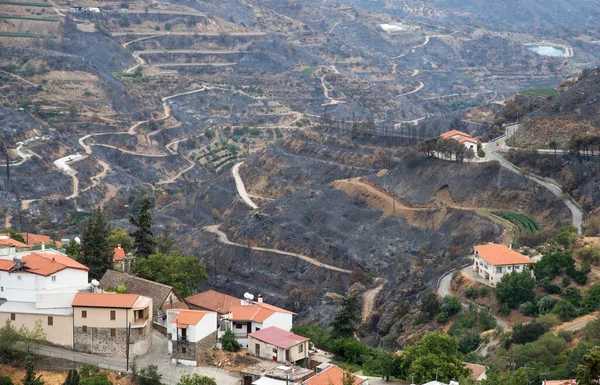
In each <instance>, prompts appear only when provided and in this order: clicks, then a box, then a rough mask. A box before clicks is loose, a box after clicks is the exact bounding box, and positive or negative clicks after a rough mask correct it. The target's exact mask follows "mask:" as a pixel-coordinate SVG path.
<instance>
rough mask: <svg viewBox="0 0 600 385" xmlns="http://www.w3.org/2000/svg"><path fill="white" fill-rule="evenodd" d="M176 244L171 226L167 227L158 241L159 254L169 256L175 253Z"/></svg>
mask: <svg viewBox="0 0 600 385" xmlns="http://www.w3.org/2000/svg"><path fill="white" fill-rule="evenodd" d="M175 242H176V240H175V238H173V236H172V235H171V226H169V225H166V226H165V228H164V230H163V232H162V234H161V235H159V236H158V238H157V239H156V248H157V249H158V252H159V253H163V254H169V253H170V252H172V251H174V249H173V246H175Z"/></svg>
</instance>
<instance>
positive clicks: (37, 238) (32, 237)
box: [21, 233, 57, 246]
mask: <svg viewBox="0 0 600 385" xmlns="http://www.w3.org/2000/svg"><path fill="white" fill-rule="evenodd" d="M21 235H22V236H23V239H24V240H25V243H27V244H28V245H29V246H33V245H37V244H39V243H42V242H44V243H48V244H54V245H56V244H57V242H56V241H53V240H52V238H50V237H49V236H47V235H42V234H31V233H22V234H21Z"/></svg>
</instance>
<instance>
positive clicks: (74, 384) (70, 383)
mask: <svg viewBox="0 0 600 385" xmlns="http://www.w3.org/2000/svg"><path fill="white" fill-rule="evenodd" d="M63 385H79V372H78V371H77V370H76V369H71V370H69V372H68V373H67V378H66V379H65V382H64V383H63Z"/></svg>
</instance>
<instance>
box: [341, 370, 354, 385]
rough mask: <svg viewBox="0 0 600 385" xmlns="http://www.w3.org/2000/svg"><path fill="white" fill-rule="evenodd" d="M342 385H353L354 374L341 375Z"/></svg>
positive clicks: (345, 373)
mask: <svg viewBox="0 0 600 385" xmlns="http://www.w3.org/2000/svg"><path fill="white" fill-rule="evenodd" d="M342 385H354V374H352V373H350V372H346V371H345V372H344V374H343V375H342Z"/></svg>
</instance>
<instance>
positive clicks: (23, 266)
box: [0, 250, 89, 348]
mask: <svg viewBox="0 0 600 385" xmlns="http://www.w3.org/2000/svg"><path fill="white" fill-rule="evenodd" d="M88 271H89V269H88V268H87V267H86V266H84V265H82V264H80V263H78V262H77V261H75V260H73V259H71V258H69V257H68V256H66V255H64V254H60V253H58V252H55V251H51V250H47V251H40V252H35V253H29V254H27V255H25V256H23V257H20V256H14V259H6V258H4V259H0V298H2V299H4V300H6V302H4V303H3V304H2V305H0V325H3V324H4V323H5V322H6V320H9V321H11V322H12V323H13V326H15V327H16V328H17V329H18V328H20V327H21V326H25V327H27V328H28V329H30V330H33V329H34V328H35V327H36V323H37V324H40V325H41V327H42V328H43V329H44V331H45V333H46V339H47V340H48V342H51V343H54V344H57V345H62V346H67V347H70V348H72V347H73V311H72V308H71V303H72V301H73V298H74V297H75V294H76V293H77V292H78V291H79V290H85V289H88V288H89V284H88Z"/></svg>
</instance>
